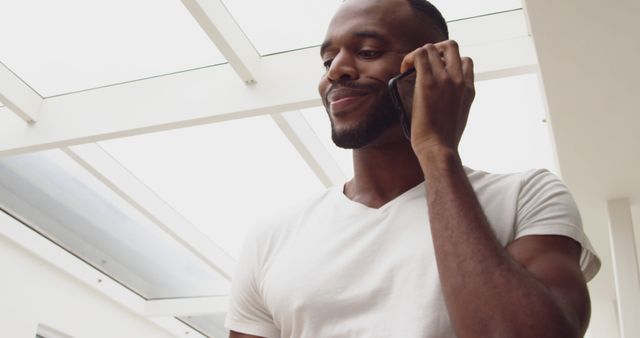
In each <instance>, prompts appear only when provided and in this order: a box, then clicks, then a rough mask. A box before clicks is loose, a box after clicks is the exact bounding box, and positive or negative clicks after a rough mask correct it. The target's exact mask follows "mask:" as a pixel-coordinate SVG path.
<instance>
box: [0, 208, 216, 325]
mask: <svg viewBox="0 0 640 338" xmlns="http://www.w3.org/2000/svg"><path fill="white" fill-rule="evenodd" d="M0 236H3V237H5V238H7V239H9V240H10V241H12V242H14V243H16V244H17V245H19V246H21V247H23V248H25V249H26V250H28V251H29V252H31V253H32V254H34V255H35V256H36V257H39V258H40V259H42V260H43V261H45V262H47V263H49V264H51V265H53V266H54V267H56V268H58V269H60V270H61V271H63V272H64V273H67V274H69V275H70V276H72V277H73V278H75V279H77V280H78V281H80V282H81V283H83V284H85V285H87V286H88V287H89V288H91V289H93V290H96V291H97V292H99V293H100V294H103V295H105V296H106V297H108V298H109V299H111V300H113V301H114V302H116V303H118V304H120V305H122V306H124V307H125V308H127V309H129V310H130V311H132V312H133V313H136V314H138V315H141V316H143V317H144V316H145V309H146V308H145V302H146V301H145V300H144V299H143V298H142V297H140V296H138V295H136V294H135V293H133V292H132V291H131V290H129V289H127V288H125V287H124V286H122V285H120V284H119V283H117V282H116V281H114V280H113V279H111V278H110V277H109V276H107V275H105V274H103V273H101V272H100V271H98V270H96V269H95V268H93V267H92V266H90V265H89V264H87V263H85V262H83V261H81V260H80V259H78V258H77V257H75V256H74V255H73V254H71V253H69V252H67V251H66V250H64V249H63V248H61V247H59V246H58V245H56V244H55V243H53V242H52V241H50V240H48V239H47V238H45V237H43V236H42V235H40V234H38V233H37V232H35V231H33V230H31V229H29V228H28V227H27V226H25V225H24V224H22V223H20V222H18V221H17V220H16V219H14V218H13V217H11V216H9V215H7V214H6V213H4V212H2V211H0ZM146 319H147V320H148V321H149V322H151V323H153V324H155V325H157V326H159V327H161V328H163V329H164V330H166V331H167V332H169V333H171V334H173V335H174V336H175V337H189V338H194V337H195V338H205V337H204V336H203V335H202V334H200V333H199V332H197V331H195V330H194V329H192V328H190V327H189V326H187V325H185V324H183V323H181V322H180V321H178V320H176V319H175V318H172V317H168V316H167V317H151V318H146Z"/></svg>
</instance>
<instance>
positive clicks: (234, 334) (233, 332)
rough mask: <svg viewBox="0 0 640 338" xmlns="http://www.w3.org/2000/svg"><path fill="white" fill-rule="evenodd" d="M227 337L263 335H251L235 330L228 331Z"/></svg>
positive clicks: (252, 337) (246, 337) (241, 337)
mask: <svg viewBox="0 0 640 338" xmlns="http://www.w3.org/2000/svg"><path fill="white" fill-rule="evenodd" d="M229 338H263V337H258V336H252V335H250V334H244V333H240V332H236V331H229Z"/></svg>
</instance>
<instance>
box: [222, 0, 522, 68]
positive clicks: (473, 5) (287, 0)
mask: <svg viewBox="0 0 640 338" xmlns="http://www.w3.org/2000/svg"><path fill="white" fill-rule="evenodd" d="M223 2H224V4H225V6H226V7H227V9H228V10H229V12H230V13H231V14H232V15H233V17H234V19H235V20H236V22H238V24H239V25H240V27H241V28H242V30H243V31H244V32H245V34H246V35H247V37H248V38H249V40H251V42H252V43H253V45H254V46H255V47H256V49H257V50H258V52H259V53H260V54H261V55H268V54H273V53H279V52H283V51H288V50H294V49H300V48H306V47H311V46H317V45H320V43H321V42H322V40H323V39H324V35H325V32H326V29H327V25H328V24H329V21H330V20H331V17H332V16H333V14H334V13H335V11H336V9H337V8H338V7H339V6H340V4H341V3H342V0H321V1H296V0H272V1H260V0H223ZM433 3H434V4H435V5H436V6H438V8H440V10H441V11H442V13H443V16H444V17H445V18H446V19H447V20H448V21H451V20H458V19H463V18H469V17H474V16H480V15H486V14H491V13H496V12H502V11H507V10H512V9H516V8H521V7H522V3H521V1H520V0H490V1H473V0H455V1H449V0H448V1H445V0H439V1H433ZM264 13H269V15H264Z"/></svg>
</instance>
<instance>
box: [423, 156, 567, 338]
mask: <svg viewBox="0 0 640 338" xmlns="http://www.w3.org/2000/svg"><path fill="white" fill-rule="evenodd" d="M418 158H419V160H420V163H421V166H422V170H423V172H424V176H425V182H426V183H425V184H426V185H427V186H426V190H427V204H428V209H429V220H430V226H431V234H432V238H433V245H434V250H435V254H436V261H437V265H438V271H439V273H440V280H441V283H442V289H443V292H444V297H445V302H446V304H447V309H448V311H449V315H450V318H451V321H452V325H453V327H454V329H455V331H456V333H457V335H458V336H459V337H460V338H470V337H474V338H475V337H492V338H494V337H519V338H523V337H573V336H575V335H576V330H575V328H574V327H572V325H571V323H570V321H569V320H567V318H566V316H565V314H564V313H563V311H562V308H561V306H560V304H559V303H558V301H557V300H556V299H555V298H554V297H553V295H552V294H551V292H550V291H549V290H548V289H547V288H546V287H545V286H544V285H543V284H542V283H540V282H539V281H538V280H537V279H535V278H534V277H533V275H532V274H531V273H529V272H528V271H527V270H526V269H525V268H523V267H522V266H520V265H519V264H518V263H517V262H516V261H515V260H513V259H512V258H511V256H509V254H508V253H507V252H506V250H505V248H503V247H502V245H501V244H500V243H499V242H498V240H497V239H496V237H495V235H494V233H493V230H492V229H491V227H490V225H489V224H488V221H487V219H486V216H485V215H484V212H483V210H482V208H481V206H480V203H479V202H478V199H477V197H476V196H475V193H474V191H473V188H472V187H471V184H470V183H469V181H468V179H467V176H466V174H465V172H464V168H463V167H462V164H461V162H460V158H459V156H458V154H457V152H456V151H453V150H450V149H447V148H438V149H429V150H427V151H424V152H422V153H418Z"/></svg>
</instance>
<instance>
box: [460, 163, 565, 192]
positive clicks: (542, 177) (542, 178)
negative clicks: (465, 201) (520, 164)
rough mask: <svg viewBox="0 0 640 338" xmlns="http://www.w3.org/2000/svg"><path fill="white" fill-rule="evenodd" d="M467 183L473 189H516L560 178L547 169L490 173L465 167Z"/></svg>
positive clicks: (558, 180)
mask: <svg viewBox="0 0 640 338" xmlns="http://www.w3.org/2000/svg"><path fill="white" fill-rule="evenodd" d="M464 169H465V172H466V174H467V177H468V178H469V182H471V184H472V185H473V186H474V188H486V187H496V188H508V187H511V188H516V189H520V188H522V187H523V186H526V185H540V184H547V183H550V182H560V181H561V180H560V178H559V177H558V176H557V175H556V174H554V173H552V172H551V171H549V170H548V169H544V168H538V169H529V170H526V171H520V172H513V173H492V172H488V171H483V170H477V169H472V168H469V167H465V168H464Z"/></svg>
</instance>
